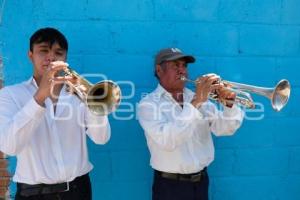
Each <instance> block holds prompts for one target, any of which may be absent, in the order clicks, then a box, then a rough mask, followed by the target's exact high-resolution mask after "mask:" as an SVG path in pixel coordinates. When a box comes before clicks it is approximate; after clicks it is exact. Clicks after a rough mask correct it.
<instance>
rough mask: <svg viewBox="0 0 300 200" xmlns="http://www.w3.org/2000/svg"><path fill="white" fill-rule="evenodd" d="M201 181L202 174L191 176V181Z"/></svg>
mask: <svg viewBox="0 0 300 200" xmlns="http://www.w3.org/2000/svg"><path fill="white" fill-rule="evenodd" d="M200 180H201V173H199V174H195V175H192V176H191V181H192V182H197V181H200Z"/></svg>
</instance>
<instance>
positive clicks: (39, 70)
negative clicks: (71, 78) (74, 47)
mask: <svg viewBox="0 0 300 200" xmlns="http://www.w3.org/2000/svg"><path fill="white" fill-rule="evenodd" d="M28 56H29V59H30V60H31V62H32V64H33V66H34V77H36V78H40V77H42V76H43V74H44V72H45V70H46V69H47V68H48V66H49V64H50V63H51V62H53V61H64V62H65V61H66V58H67V52H66V50H65V49H62V48H61V47H60V46H59V44H58V43H54V44H53V45H52V46H50V43H48V42H42V43H39V44H34V45H33V49H32V51H29V52H28Z"/></svg>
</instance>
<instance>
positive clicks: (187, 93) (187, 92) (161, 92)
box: [154, 84, 193, 99]
mask: <svg viewBox="0 0 300 200" xmlns="http://www.w3.org/2000/svg"><path fill="white" fill-rule="evenodd" d="M154 93H155V96H156V97H159V98H161V97H162V96H164V95H165V96H168V97H172V94H171V93H170V92H168V91H167V90H166V89H165V88H164V87H163V86H161V85H160V84H158V85H157V87H156V89H155V92H154ZM190 95H193V92H192V91H191V90H190V89H188V88H184V89H183V98H184V99H187V98H186V97H189V96H190ZM172 98H173V97H172ZM188 99H189V98H188Z"/></svg>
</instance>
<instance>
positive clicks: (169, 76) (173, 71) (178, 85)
mask: <svg viewBox="0 0 300 200" xmlns="http://www.w3.org/2000/svg"><path fill="white" fill-rule="evenodd" d="M156 70H157V71H156V72H157V75H158V77H159V80H160V84H161V85H162V86H163V87H164V88H165V89H166V90H167V91H170V92H172V91H178V90H183V88H184V85H185V84H184V81H182V80H180V77H181V76H187V64H186V61H185V60H183V59H179V60H175V61H166V62H164V63H162V64H161V65H158V66H157V68H156Z"/></svg>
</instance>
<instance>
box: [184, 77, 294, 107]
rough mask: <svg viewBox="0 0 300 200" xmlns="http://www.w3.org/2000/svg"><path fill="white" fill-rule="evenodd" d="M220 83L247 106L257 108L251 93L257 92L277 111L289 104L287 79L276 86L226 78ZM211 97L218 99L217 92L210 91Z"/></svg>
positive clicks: (239, 102)
mask: <svg viewBox="0 0 300 200" xmlns="http://www.w3.org/2000/svg"><path fill="white" fill-rule="evenodd" d="M180 80H182V81H186V82H192V83H195V84H197V81H194V80H190V79H188V78H186V77H185V76H181V77H180ZM220 83H223V84H224V85H225V87H226V88H227V89H228V90H230V91H232V92H235V93H236V98H235V100H234V103H237V104H240V105H242V106H245V107H246V108H255V104H254V101H253V99H252V97H251V95H250V94H249V93H255V94H258V95H261V96H264V97H267V98H268V99H270V101H271V105H272V108H273V109H274V110H275V111H280V110H281V109H282V108H283V107H284V106H285V105H286V104H287V102H288V100H289V97H290V93H291V86H290V83H289V81H288V80H285V79H283V80H280V81H279V82H278V83H277V84H276V86H275V87H274V88H265V87H258V86H253V85H246V84H242V83H236V82H231V81H226V80H220ZM209 98H210V99H213V100H218V95H217V94H216V93H210V94H209Z"/></svg>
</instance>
